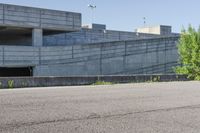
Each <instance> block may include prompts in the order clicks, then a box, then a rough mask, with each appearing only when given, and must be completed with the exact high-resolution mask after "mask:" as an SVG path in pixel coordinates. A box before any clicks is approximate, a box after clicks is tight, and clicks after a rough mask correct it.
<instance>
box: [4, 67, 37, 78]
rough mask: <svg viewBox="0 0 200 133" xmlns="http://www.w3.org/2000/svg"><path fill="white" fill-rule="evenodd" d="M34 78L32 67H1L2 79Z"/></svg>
mask: <svg viewBox="0 0 200 133" xmlns="http://www.w3.org/2000/svg"><path fill="white" fill-rule="evenodd" d="M26 76H33V68H32V67H16V68H13V67H0V77H26Z"/></svg>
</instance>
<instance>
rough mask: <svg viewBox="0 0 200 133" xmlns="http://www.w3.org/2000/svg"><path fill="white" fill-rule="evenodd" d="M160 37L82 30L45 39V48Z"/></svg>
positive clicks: (124, 32)
mask: <svg viewBox="0 0 200 133" xmlns="http://www.w3.org/2000/svg"><path fill="white" fill-rule="evenodd" d="M152 37H159V35H154V34H144V33H139V34H138V33H136V32H126V31H114V30H99V29H89V28H82V29H81V30H80V31H78V32H71V33H63V34H57V35H50V36H45V37H44V42H43V43H44V46H69V45H79V44H89V43H101V42H110V41H122V40H123V41H125V40H133V39H141V38H152Z"/></svg>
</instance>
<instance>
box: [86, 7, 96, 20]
mask: <svg viewBox="0 0 200 133" xmlns="http://www.w3.org/2000/svg"><path fill="white" fill-rule="evenodd" d="M88 8H90V9H91V11H92V23H93V22H94V9H96V8H97V6H95V5H92V4H89V5H88Z"/></svg>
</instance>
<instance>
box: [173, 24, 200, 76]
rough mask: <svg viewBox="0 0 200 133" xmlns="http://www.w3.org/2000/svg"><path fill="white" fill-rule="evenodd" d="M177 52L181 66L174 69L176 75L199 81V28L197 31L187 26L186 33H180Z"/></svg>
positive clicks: (184, 31)
mask: <svg viewBox="0 0 200 133" xmlns="http://www.w3.org/2000/svg"><path fill="white" fill-rule="evenodd" d="M178 52H179V57H180V58H179V62H180V63H181V66H179V67H176V69H175V71H176V73H177V74H186V75H188V77H189V78H191V79H195V80H200V27H199V29H198V31H196V30H195V29H194V28H193V27H192V26H189V28H188V30H187V31H186V30H183V31H182V33H181V37H180V40H179V44H178Z"/></svg>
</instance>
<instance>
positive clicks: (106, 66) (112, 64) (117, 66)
mask: <svg viewBox="0 0 200 133" xmlns="http://www.w3.org/2000/svg"><path fill="white" fill-rule="evenodd" d="M101 67H102V74H103V75H109V74H115V73H119V72H122V71H123V70H124V58H123V57H116V58H108V59H102V64H101Z"/></svg>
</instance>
